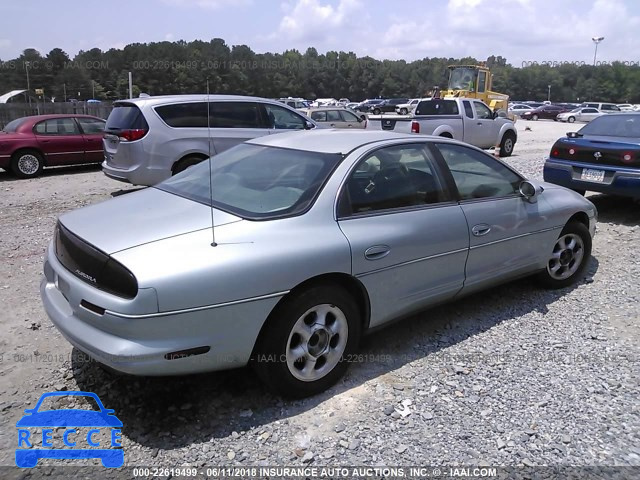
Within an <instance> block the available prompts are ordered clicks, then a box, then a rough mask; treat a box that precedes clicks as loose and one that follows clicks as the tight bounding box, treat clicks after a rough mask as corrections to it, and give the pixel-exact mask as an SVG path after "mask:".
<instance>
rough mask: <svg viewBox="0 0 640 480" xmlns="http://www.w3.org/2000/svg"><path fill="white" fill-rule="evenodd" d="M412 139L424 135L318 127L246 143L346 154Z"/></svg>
mask: <svg viewBox="0 0 640 480" xmlns="http://www.w3.org/2000/svg"><path fill="white" fill-rule="evenodd" d="M400 139H406V140H413V141H416V140H418V139H424V135H423V136H421V137H418V136H416V135H403V134H401V133H394V132H385V131H382V130H347V131H344V130H341V129H330V128H318V129H315V130H309V131H304V132H299V131H298V132H289V133H281V134H278V135H267V136H264V137H258V138H255V139H253V140H249V141H247V142H246V143H249V144H253V145H265V146H270V147H279V148H290V149H294V150H307V151H312V152H322V153H341V154H346V153H349V152H351V151H352V150H354V149H356V148H358V147H360V146H362V145H366V144H368V143H375V142H382V141H384V140H400Z"/></svg>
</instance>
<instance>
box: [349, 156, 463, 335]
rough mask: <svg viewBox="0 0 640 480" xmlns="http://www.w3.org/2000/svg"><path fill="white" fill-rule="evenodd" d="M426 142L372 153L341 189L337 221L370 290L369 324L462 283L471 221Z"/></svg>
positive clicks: (431, 299) (450, 292)
mask: <svg viewBox="0 0 640 480" xmlns="http://www.w3.org/2000/svg"><path fill="white" fill-rule="evenodd" d="M423 147H424V144H409V145H400V146H393V147H385V148H382V149H378V150H376V151H375V152H373V153H371V154H369V155H368V156H366V157H365V158H363V159H362V160H361V161H360V162H359V164H358V166H357V167H356V168H355V170H354V171H353V173H352V174H351V175H350V176H349V179H348V180H347V182H346V184H345V187H344V188H343V191H342V194H341V200H340V205H341V209H340V210H341V214H340V219H339V226H340V228H341V229H342V231H343V233H344V234H345V236H346V237H347V239H348V240H349V244H350V245H351V256H352V271H353V274H354V275H355V276H356V277H357V278H359V279H360V281H361V282H362V283H363V284H364V286H365V287H366V289H367V291H368V292H369V297H370V301H371V323H370V325H371V326H372V327H373V326H376V325H380V324H382V323H385V322H387V321H389V320H391V319H393V318H395V317H398V316H401V315H404V314H407V313H410V312H411V311H413V310H416V309H419V308H421V307H424V306H426V305H428V304H430V303H433V302H437V301H440V300H445V299H447V298H451V297H453V296H454V295H455V294H456V293H457V292H458V291H459V290H460V289H461V288H462V285H463V281H464V265H465V261H466V259H467V252H468V245H469V233H468V228H467V223H466V221H465V218H464V214H463V213H462V209H461V208H460V206H459V205H457V204H456V203H455V202H453V201H451V197H450V195H449V193H448V192H447V191H446V189H445V188H444V182H443V181H442V180H441V179H440V178H439V176H438V174H437V172H436V168H435V165H434V163H433V160H432V158H431V154H430V153H428V152H427V151H426V150H425V149H424V148H423ZM344 205H347V208H346V209H344V208H343V207H344Z"/></svg>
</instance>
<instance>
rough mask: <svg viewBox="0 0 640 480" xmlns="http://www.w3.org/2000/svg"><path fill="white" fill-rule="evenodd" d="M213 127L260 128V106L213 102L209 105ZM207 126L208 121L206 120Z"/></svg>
mask: <svg viewBox="0 0 640 480" xmlns="http://www.w3.org/2000/svg"><path fill="white" fill-rule="evenodd" d="M209 112H210V114H211V126H212V127H217V128H258V127H260V117H259V113H258V104H257V103H251V102H213V103H211V104H209ZM205 126H206V119H205Z"/></svg>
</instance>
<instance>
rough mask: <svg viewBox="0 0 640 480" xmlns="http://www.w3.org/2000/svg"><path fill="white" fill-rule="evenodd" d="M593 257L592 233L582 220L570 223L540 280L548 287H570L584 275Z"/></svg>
mask: <svg viewBox="0 0 640 480" xmlns="http://www.w3.org/2000/svg"><path fill="white" fill-rule="evenodd" d="M590 258H591V235H590V234H589V230H588V229H587V227H585V226H584V225H583V224H582V223H580V222H570V223H568V224H567V225H566V226H565V227H564V229H563V230H562V232H561V233H560V236H559V237H558V240H556V243H555V244H554V246H553V250H552V252H551V255H550V257H549V260H548V262H547V267H546V268H545V269H544V270H543V271H542V272H540V273H539V274H538V281H539V282H540V283H541V284H542V285H543V286H544V287H546V288H550V289H558V288H565V287H568V286H570V285H572V284H574V283H575V282H577V281H578V280H579V279H580V278H582V276H583V275H584V271H585V269H586V268H587V265H588V263H589V259H590Z"/></svg>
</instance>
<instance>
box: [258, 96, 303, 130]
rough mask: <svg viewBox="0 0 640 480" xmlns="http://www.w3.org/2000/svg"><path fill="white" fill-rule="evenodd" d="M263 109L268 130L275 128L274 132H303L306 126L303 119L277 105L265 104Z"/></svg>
mask: <svg viewBox="0 0 640 480" xmlns="http://www.w3.org/2000/svg"><path fill="white" fill-rule="evenodd" d="M264 108H265V110H266V111H267V124H268V127H269V128H275V129H276V130H279V129H284V130H304V128H305V124H306V122H305V119H304V118H302V117H301V116H300V115H297V114H295V113H293V112H292V111H291V110H287V109H286V108H282V107H279V106H277V105H271V104H270V103H267V104H265V105H264Z"/></svg>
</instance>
